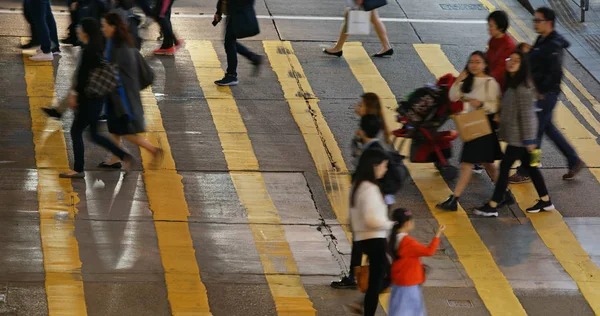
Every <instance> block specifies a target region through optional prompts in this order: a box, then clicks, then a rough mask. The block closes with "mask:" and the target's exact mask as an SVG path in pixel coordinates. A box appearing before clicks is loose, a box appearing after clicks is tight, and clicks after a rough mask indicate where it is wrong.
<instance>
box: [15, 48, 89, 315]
mask: <svg viewBox="0 0 600 316" xmlns="http://www.w3.org/2000/svg"><path fill="white" fill-rule="evenodd" d="M21 42H22V43H25V42H27V41H26V39H24V38H22V39H21ZM23 63H24V67H25V82H26V83H27V96H28V97H29V111H30V113H31V130H32V132H33V143H34V150H35V162H36V167H37V173H38V186H37V194H38V205H39V212H40V235H41V240H42V251H43V254H44V271H45V274H46V282H45V285H46V296H47V298H48V315H50V316H54V315H87V308H86V303H85V294H84V290H83V280H82V276H81V261H80V259H79V244H78V243H77V239H76V238H75V214H77V212H78V210H77V208H75V205H77V203H79V198H78V196H77V193H76V192H74V191H73V187H72V186H71V179H60V178H59V177H58V175H59V173H60V172H66V171H68V170H69V159H68V158H67V146H66V144H65V138H64V134H63V130H62V123H61V122H60V121H57V120H53V119H50V118H48V117H47V116H46V115H44V114H43V112H42V111H41V109H42V108H44V107H50V106H52V103H53V100H54V98H55V96H54V67H53V66H52V62H34V61H30V60H29V56H27V55H23Z"/></svg>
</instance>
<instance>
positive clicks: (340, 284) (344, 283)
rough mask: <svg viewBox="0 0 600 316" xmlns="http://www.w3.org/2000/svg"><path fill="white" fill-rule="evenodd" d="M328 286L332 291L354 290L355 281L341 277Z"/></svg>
mask: <svg viewBox="0 0 600 316" xmlns="http://www.w3.org/2000/svg"><path fill="white" fill-rule="evenodd" d="M330 285H331V287H332V288H334V289H355V288H356V281H355V280H353V279H350V278H349V277H343V278H342V279H341V280H339V281H333V282H331V284H330Z"/></svg>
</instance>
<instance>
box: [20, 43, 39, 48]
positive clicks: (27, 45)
mask: <svg viewBox="0 0 600 316" xmlns="http://www.w3.org/2000/svg"><path fill="white" fill-rule="evenodd" d="M37 46H40V43H35V42H29V43H27V44H23V45H21V46H20V47H21V49H30V48H34V47H37Z"/></svg>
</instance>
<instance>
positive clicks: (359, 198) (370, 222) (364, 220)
mask: <svg viewBox="0 0 600 316" xmlns="http://www.w3.org/2000/svg"><path fill="white" fill-rule="evenodd" d="M354 199H355V200H354V206H352V207H350V225H351V226H352V233H353V237H354V241H361V240H367V239H373V238H387V237H388V234H389V230H390V229H391V228H392V226H394V222H392V221H390V219H389V217H388V207H387V205H386V203H385V201H384V200H383V195H382V194H381V190H379V187H378V186H377V185H375V184H374V183H371V182H368V181H364V182H362V183H361V184H360V186H359V187H358V189H357V190H356V195H355V198H354Z"/></svg>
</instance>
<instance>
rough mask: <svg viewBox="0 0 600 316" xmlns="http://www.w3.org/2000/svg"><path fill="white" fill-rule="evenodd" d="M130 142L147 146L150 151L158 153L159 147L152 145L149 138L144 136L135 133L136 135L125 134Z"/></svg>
mask: <svg viewBox="0 0 600 316" xmlns="http://www.w3.org/2000/svg"><path fill="white" fill-rule="evenodd" d="M123 137H124V138H125V139H126V140H127V141H128V142H130V143H133V144H136V145H138V146H140V147H143V148H145V149H146V150H148V151H149V152H151V153H152V154H156V153H157V152H158V150H159V149H158V147H156V146H154V145H152V144H151V143H150V142H149V141H148V140H147V139H145V138H143V137H142V136H140V135H137V134H134V135H124V136H123Z"/></svg>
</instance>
